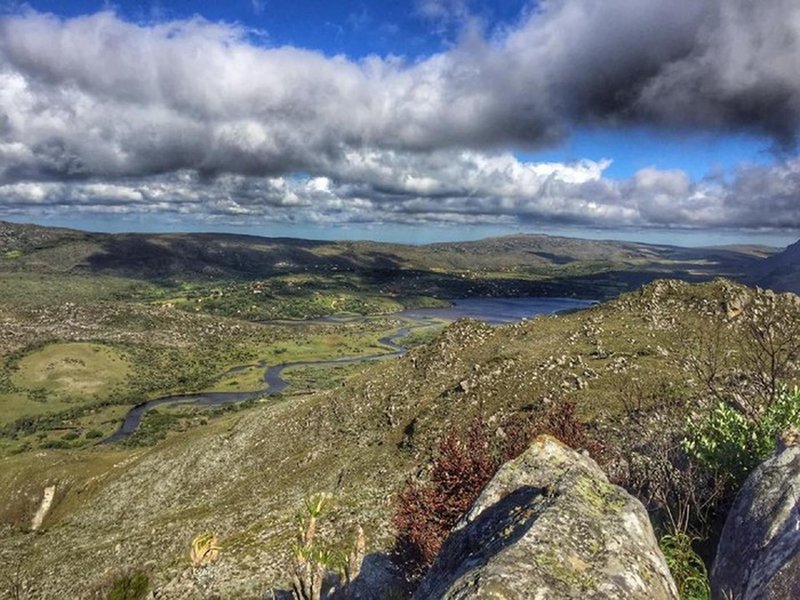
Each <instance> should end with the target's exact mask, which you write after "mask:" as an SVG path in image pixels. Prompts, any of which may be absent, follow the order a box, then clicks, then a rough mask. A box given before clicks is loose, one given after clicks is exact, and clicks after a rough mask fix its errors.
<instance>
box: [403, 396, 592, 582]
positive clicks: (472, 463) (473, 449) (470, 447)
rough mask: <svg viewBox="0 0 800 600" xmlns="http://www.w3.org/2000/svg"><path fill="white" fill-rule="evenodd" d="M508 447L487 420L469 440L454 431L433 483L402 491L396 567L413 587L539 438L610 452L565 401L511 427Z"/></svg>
mask: <svg viewBox="0 0 800 600" xmlns="http://www.w3.org/2000/svg"><path fill="white" fill-rule="evenodd" d="M504 431H505V436H504V439H503V440H502V442H501V441H500V440H498V439H496V438H495V437H494V436H493V435H492V433H491V432H490V431H489V426H488V424H487V423H486V421H485V420H484V419H483V417H481V416H477V417H475V418H474V419H473V420H472V423H471V424H470V426H469V428H468V430H467V431H466V434H465V435H464V436H463V439H461V438H460V437H459V435H458V434H457V432H455V431H450V432H449V433H447V434H446V435H445V436H444V438H443V439H442V441H441V442H440V443H439V447H438V451H437V455H436V458H435V459H434V461H433V464H432V466H431V470H430V477H429V482H428V483H425V484H423V483H420V482H417V481H411V480H409V481H408V482H407V484H406V487H405V488H404V489H403V490H402V491H401V492H400V494H399V496H398V498H397V502H396V508H395V513H394V516H393V517H392V525H393V526H394V529H395V543H394V547H393V550H392V553H393V557H394V560H395V562H396V563H397V564H398V566H399V567H400V568H401V570H402V572H403V573H404V575H405V577H406V579H407V580H408V581H409V583H411V584H414V583H415V582H417V581H419V579H421V578H422V577H423V576H424V574H425V572H426V571H427V570H428V568H429V567H430V566H431V564H432V563H433V561H434V559H435V558H436V555H437V554H438V553H439V550H440V549H441V547H442V544H443V543H444V541H445V539H447V536H448V535H449V534H450V531H451V530H452V529H453V527H454V526H455V525H456V523H457V522H458V521H459V520H460V519H461V517H462V516H463V515H464V514H465V513H466V512H467V511H468V510H469V508H470V507H471V506H472V504H473V503H474V502H475V500H477V498H478V496H479V495H480V493H481V492H482V491H483V488H484V487H485V486H486V484H487V483H489V480H490V479H491V478H492V477H493V476H494V474H495V473H496V472H497V469H498V468H499V467H500V465H501V464H502V463H503V462H505V461H507V460H511V459H513V458H516V457H517V456H519V455H520V454H522V452H524V451H525V450H526V449H527V448H528V447H529V446H530V444H531V441H532V440H533V439H534V438H535V437H537V436H538V435H541V434H544V433H548V434H550V435H553V436H554V437H556V438H558V439H559V440H561V441H562V442H563V443H565V444H566V445H568V446H571V447H573V448H583V449H586V450H587V451H588V452H589V454H590V455H591V456H592V457H593V458H595V459H596V460H598V461H602V459H604V457H605V455H606V453H607V451H606V448H605V446H604V445H603V444H601V443H600V442H598V441H597V440H596V439H595V438H594V437H593V436H592V435H591V434H590V432H589V430H588V428H587V427H586V425H585V424H583V423H582V422H581V421H579V420H578V418H577V415H576V411H575V404H574V403H572V402H562V403H558V404H555V405H554V406H552V407H550V408H549V409H547V410H545V411H544V412H543V413H541V414H539V415H537V416H535V417H533V418H531V419H520V418H519V417H517V418H516V419H514V421H512V422H510V423H508V424H507V426H506V427H505V428H504Z"/></svg>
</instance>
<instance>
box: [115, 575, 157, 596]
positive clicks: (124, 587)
mask: <svg viewBox="0 0 800 600" xmlns="http://www.w3.org/2000/svg"><path fill="white" fill-rule="evenodd" d="M149 587H150V578H149V577H148V576H147V575H145V574H144V573H131V574H129V575H123V576H122V577H120V578H119V579H117V580H116V581H115V582H114V583H113V584H112V587H111V589H110V590H109V592H108V596H106V598H107V600H142V599H143V598H144V597H145V596H146V595H147V589H148V588H149Z"/></svg>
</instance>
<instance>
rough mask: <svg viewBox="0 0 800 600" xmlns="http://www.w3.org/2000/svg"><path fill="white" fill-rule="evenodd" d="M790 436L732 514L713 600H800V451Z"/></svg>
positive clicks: (718, 559) (717, 568)
mask: <svg viewBox="0 0 800 600" xmlns="http://www.w3.org/2000/svg"><path fill="white" fill-rule="evenodd" d="M797 441H798V440H797V436H796V435H792V436H788V437H787V436H784V439H783V444H779V447H778V450H777V452H776V453H775V454H774V455H773V456H772V457H771V458H769V459H768V460H767V461H765V462H764V463H762V464H761V466H759V467H758V468H757V469H756V470H755V471H754V472H753V473H752V474H751V475H750V477H749V478H748V479H747V481H746V482H745V484H744V486H742V489H741V490H740V491H739V494H738V495H737V496H736V501H735V502H734V504H733V507H732V508H731V511H730V513H728V518H727V519H726V521H725V527H724V529H723V530H722V537H721V538H720V542H719V546H718V549H717V556H716V559H715V560H714V566H713V569H712V571H711V589H712V597H713V598H715V599H720V600H722V599H726V598H736V599H737V600H756V599H758V600H779V599H780V600H784V599H786V598H800V445H798V444H797Z"/></svg>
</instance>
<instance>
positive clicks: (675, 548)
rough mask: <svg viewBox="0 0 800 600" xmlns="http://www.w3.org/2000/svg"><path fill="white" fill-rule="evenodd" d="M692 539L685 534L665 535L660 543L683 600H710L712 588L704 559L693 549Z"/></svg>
mask: <svg viewBox="0 0 800 600" xmlns="http://www.w3.org/2000/svg"><path fill="white" fill-rule="evenodd" d="M692 541H693V540H692V538H691V537H690V536H689V535H688V534H687V533H684V532H675V533H674V534H671V535H665V536H663V537H662V538H661V539H660V540H659V541H658V546H659V547H660V548H661V551H662V552H663V553H664V558H666V560H667V566H668V567H669V570H670V573H672V578H673V579H674V580H675V585H676V586H677V588H678V595H679V596H680V598H681V600H708V599H709V598H710V597H711V588H710V586H709V581H708V571H707V570H706V566H705V564H704V563H703V559H702V558H700V556H698V554H697V553H696V552H695V551H694V548H692Z"/></svg>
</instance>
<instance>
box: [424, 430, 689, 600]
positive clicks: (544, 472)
mask: <svg viewBox="0 0 800 600" xmlns="http://www.w3.org/2000/svg"><path fill="white" fill-rule="evenodd" d="M414 598H415V599H417V600H423V599H424V600H434V599H440V598H448V599H456V598H458V599H459V600H462V599H468V598H482V599H483V598H503V599H523V598H531V599H539V598H541V599H548V600H549V599H570V598H576V599H578V598H581V599H584V598H609V599H611V598H614V599H618V598H628V599H641V600H661V599H675V600H677V599H678V593H677V591H676V589H675V583H674V582H673V580H672V577H671V576H670V573H669V569H668V568H667V565H666V562H665V560H664V557H663V555H662V554H661V551H660V550H659V548H658V544H657V542H656V539H655V536H654V535H653V530H652V528H651V526H650V521H649V520H648V517H647V513H646V512H645V509H644V507H643V506H642V505H641V504H640V503H639V501H638V500H636V499H635V498H633V497H631V496H630V495H629V494H628V493H626V492H625V491H624V490H623V489H622V488H620V487H617V486H615V485H612V484H611V483H609V482H608V479H607V478H606V476H605V474H604V473H603V472H602V471H601V470H600V468H599V467H598V466H597V463H595V462H594V461H593V460H592V459H590V458H589V457H587V456H585V455H583V454H581V453H579V452H576V451H575V450H572V449H570V448H567V447H566V446H564V445H563V444H561V443H560V442H559V441H558V440H556V439H554V438H552V437H549V436H541V437H539V438H537V439H536V441H534V443H533V444H532V445H531V447H530V448H529V449H528V450H527V451H526V452H525V453H524V454H522V455H521V456H520V457H519V458H517V459H515V460H513V461H510V462H508V463H506V464H505V465H504V466H503V467H502V468H501V469H500V470H499V471H498V472H497V474H496V475H495V477H494V478H493V479H492V480H491V481H490V482H489V485H488V486H487V487H486V489H485V490H484V491H483V493H482V494H481V495H480V497H479V498H478V500H476V502H475V504H474V505H473V507H472V508H471V509H470V512H469V513H468V514H467V515H466V516H465V517H464V519H463V520H462V522H461V523H459V525H458V527H457V529H456V531H455V532H454V533H453V534H452V535H451V536H450V537H449V538H448V540H447V541H446V542H445V544H444V546H443V547H442V551H441V553H440V554H439V557H438V558H437V560H436V562H435V563H434V565H433V567H432V568H431V571H430V572H429V573H428V575H427V576H426V577H425V579H424V580H423V582H422V584H421V586H420V587H419V589H418V590H417V592H416V594H415V595H414Z"/></svg>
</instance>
